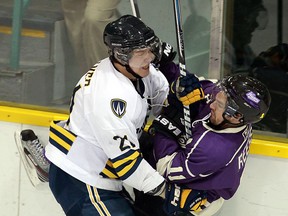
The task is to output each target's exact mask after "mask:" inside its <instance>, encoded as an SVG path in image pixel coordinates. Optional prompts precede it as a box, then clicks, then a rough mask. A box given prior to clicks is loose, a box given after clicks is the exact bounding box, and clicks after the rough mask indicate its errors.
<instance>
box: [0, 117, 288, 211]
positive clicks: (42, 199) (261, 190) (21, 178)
mask: <svg viewBox="0 0 288 216" xmlns="http://www.w3.org/2000/svg"><path fill="white" fill-rule="evenodd" d="M27 128H31V129H33V130H34V131H35V132H36V133H37V135H38V137H39V138H40V140H41V141H42V142H43V143H47V140H48V128H47V127H37V126H31V125H23V124H19V123H10V122H0V140H1V151H0V154H1V155H0V156H1V163H0V170H1V172H2V174H1V176H0V185H1V186H0V190H1V191H0V196H1V202H0V209H1V210H0V215H1V216H64V213H63V212H62V210H61V208H60V206H59V205H58V203H57V202H56V201H55V199H54V197H53V196H52V194H51V192H50V190H49V187H48V184H47V183H42V184H39V185H38V186H37V187H36V188H35V187H33V186H32V184H31V183H30V181H29V179H28V177H27V175H26V173H25V170H24V168H23V165H22V164H21V161H20V156H19V153H18V151H17V147H16V144H15V142H14V132H15V131H21V130H23V129H27ZM287 203H288V160H287V159H280V158H272V157H264V156H259V155H250V156H249V158H248V161H247V166H246V170H245V172H244V176H243V179H242V183H241V185H240V188H239V190H238V191H237V193H236V195H235V196H234V197H233V198H232V199H231V200H229V201H226V202H225V204H224V206H223V208H222V211H221V213H220V216H288V205H287ZM159 208H160V207H159ZM151 216H153V215H151Z"/></svg>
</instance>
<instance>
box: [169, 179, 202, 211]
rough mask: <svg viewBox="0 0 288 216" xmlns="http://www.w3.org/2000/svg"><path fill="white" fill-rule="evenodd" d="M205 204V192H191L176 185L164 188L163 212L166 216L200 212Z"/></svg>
mask: <svg viewBox="0 0 288 216" xmlns="http://www.w3.org/2000/svg"><path fill="white" fill-rule="evenodd" d="M206 202H207V195H206V192H205V191H199V190H192V189H188V188H184V187H180V186H179V185H177V184H169V185H167V187H166V193H165V202H164V211H165V212H166V213H167V214H168V215H175V213H176V212H186V213H189V212H191V213H192V214H193V212H200V211H201V210H202V207H204V205H205V203H206Z"/></svg>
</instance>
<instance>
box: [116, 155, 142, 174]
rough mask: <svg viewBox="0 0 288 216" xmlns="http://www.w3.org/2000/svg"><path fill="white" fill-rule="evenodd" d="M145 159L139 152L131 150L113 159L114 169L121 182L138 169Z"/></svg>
mask: <svg viewBox="0 0 288 216" xmlns="http://www.w3.org/2000/svg"><path fill="white" fill-rule="evenodd" d="M142 159H143V157H142V155H141V153H140V152H139V150H129V151H128V152H126V153H124V154H122V155H120V156H118V157H116V158H114V159H111V162H112V167H113V168H114V169H115V171H116V173H117V176H119V178H120V179H121V180H125V179H127V178H128V177H129V176H130V175H132V174H133V173H134V171H135V170H136V169H137V168H138V166H139V164H140V163H141V161H142Z"/></svg>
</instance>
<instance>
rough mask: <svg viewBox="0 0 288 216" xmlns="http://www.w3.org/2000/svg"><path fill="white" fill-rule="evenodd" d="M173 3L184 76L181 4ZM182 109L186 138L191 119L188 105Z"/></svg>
mask: <svg viewBox="0 0 288 216" xmlns="http://www.w3.org/2000/svg"><path fill="white" fill-rule="evenodd" d="M173 3H174V18H175V27H176V38H177V46H178V56H179V67H180V74H181V76H186V65H185V53H184V38H183V30H182V22H181V21H182V20H181V19H182V17H181V5H180V0H173ZM183 111H184V122H185V124H184V125H185V132H186V138H189V137H191V136H192V132H191V119H190V108H189V106H183Z"/></svg>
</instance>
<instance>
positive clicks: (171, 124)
mask: <svg viewBox="0 0 288 216" xmlns="http://www.w3.org/2000/svg"><path fill="white" fill-rule="evenodd" d="M182 109H183V108H182ZM181 111H182V110H181ZM181 111H180V112H179V110H178V109H175V107H172V106H168V107H166V108H165V110H164V111H163V113H162V114H160V115H158V116H157V117H156V118H155V119H154V120H153V122H152V124H151V126H150V127H149V129H148V133H149V134H150V135H152V136H153V135H155V133H156V132H157V133H162V134H164V135H165V136H168V137H170V138H172V139H175V140H177V142H178V143H179V144H180V145H181V146H182V147H183V146H185V144H186V135H185V133H184V132H185V128H184V119H183V113H182V112H181Z"/></svg>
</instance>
